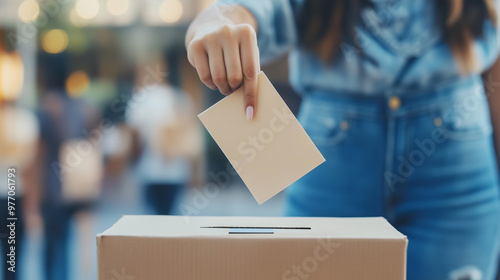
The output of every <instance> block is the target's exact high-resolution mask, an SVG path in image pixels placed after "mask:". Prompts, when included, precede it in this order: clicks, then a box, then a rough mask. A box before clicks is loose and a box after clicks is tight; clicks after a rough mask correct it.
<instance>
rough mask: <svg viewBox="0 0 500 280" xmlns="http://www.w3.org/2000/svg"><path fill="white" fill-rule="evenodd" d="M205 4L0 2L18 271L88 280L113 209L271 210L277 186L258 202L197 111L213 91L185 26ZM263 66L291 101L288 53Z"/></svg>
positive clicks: (2, 154) (0, 148)
mask: <svg viewBox="0 0 500 280" xmlns="http://www.w3.org/2000/svg"><path fill="white" fill-rule="evenodd" d="M212 2H213V1H212V0H76V1H75V0H22V1H20V0H0V167H1V168H2V172H5V170H6V169H7V168H8V167H10V166H13V167H15V168H16V169H17V171H18V172H17V174H19V175H20V176H19V177H18V181H17V184H18V191H17V194H16V195H17V197H18V201H19V203H18V204H17V205H18V207H19V208H18V212H17V215H19V217H22V218H21V219H20V224H19V225H18V226H19V228H18V230H19V232H18V235H20V237H18V238H20V239H21V240H22V241H21V243H20V247H19V248H20V251H19V252H18V263H17V276H18V279H50V280H57V279H75V280H78V279H85V280H88V279H95V278H96V257H95V235H96V234H97V233H99V232H102V231H104V230H105V229H107V228H108V227H110V226H111V225H112V224H113V223H114V222H115V221H117V220H118V219H119V218H120V217H121V216H122V215H127V214H184V215H254V216H279V215H281V214H282V196H281V195H278V196H276V197H275V198H273V199H272V200H270V201H268V202H266V203H265V204H264V205H262V206H259V205H258V204H257V202H256V201H255V200H254V199H253V197H252V195H251V194H250V192H249V191H248V190H247V189H246V188H245V187H244V185H243V184H242V182H241V180H240V179H239V177H238V176H237V175H236V176H235V173H234V170H233V169H232V168H231V167H230V165H229V164H228V161H227V160H226V158H225V157H224V155H223V154H222V153H221V151H220V149H219V148H218V147H217V145H216V144H215V143H214V142H213V140H212V139H211V137H210V136H209V135H208V134H207V132H206V131H205V130H204V129H203V128H202V126H201V124H200V122H199V121H198V119H197V117H196V115H197V114H198V113H200V112H202V111H203V110H204V109H205V108H207V107H209V106H210V105H212V104H214V103H215V102H217V101H218V100H220V99H221V98H222V95H221V94H220V93H218V92H213V91H211V90H209V89H208V88H206V87H204V86H203V85H202V84H201V82H200V81H199V79H198V77H197V75H196V71H195V70H194V68H192V67H191V66H190V65H189V63H188V61H187V58H186V52H185V48H184V35H185V32H186V29H187V26H188V24H189V22H190V21H191V19H192V18H193V17H194V16H195V14H197V13H198V12H199V11H201V10H202V9H204V8H206V7H207V6H208V5H210V4H211V3H212ZM263 70H264V71H265V72H266V74H267V75H268V76H269V78H270V79H271V81H272V82H273V84H274V85H275V87H276V88H277V89H278V91H279V92H280V94H281V95H282V96H283V98H284V99H285V101H286V102H287V104H288V105H289V106H290V107H291V109H292V111H294V112H296V111H297V108H298V104H299V102H300V98H299V96H298V95H297V94H295V93H294V92H293V91H292V89H291V88H290V86H289V84H288V80H287V78H288V70H287V64H286V59H281V60H280V61H278V62H277V63H274V64H273V65H269V66H266V67H264V68H263ZM3 176H5V174H3ZM2 180H3V177H2ZM2 191H3V189H2ZM6 196H7V193H6V191H5V194H4V193H2V194H0V198H2V203H3V202H5V201H6ZM3 205H4V204H2V205H0V207H2V208H3V207H4V206H3ZM5 205H6V202H5ZM21 222H22V223H21ZM5 237H6V236H5V234H4V236H2V238H3V239H5ZM4 250H5V247H4ZM4 252H5V251H2V254H1V255H2V257H4V256H5V253H4ZM2 263H3V264H5V261H2ZM2 270H5V268H4V267H3V266H2ZM0 275H1V276H0V279H2V278H1V277H3V276H4V275H3V273H2V274H0Z"/></svg>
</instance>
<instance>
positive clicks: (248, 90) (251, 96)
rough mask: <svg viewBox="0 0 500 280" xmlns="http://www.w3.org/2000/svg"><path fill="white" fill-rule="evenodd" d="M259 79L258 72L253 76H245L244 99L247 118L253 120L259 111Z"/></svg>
mask: <svg viewBox="0 0 500 280" xmlns="http://www.w3.org/2000/svg"><path fill="white" fill-rule="evenodd" d="M257 87H258V79H257V74H255V75H252V76H251V77H245V78H244V82H243V96H244V97H243V100H244V106H245V114H246V118H247V120H249V121H250V120H252V119H253V118H254V117H255V115H256V112H257V104H258V102H257V101H258V100H257V99H258V94H257Z"/></svg>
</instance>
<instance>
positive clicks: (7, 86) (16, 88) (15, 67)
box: [0, 51, 24, 101]
mask: <svg viewBox="0 0 500 280" xmlns="http://www.w3.org/2000/svg"><path fill="white" fill-rule="evenodd" d="M23 82H24V65H23V61H22V59H21V57H20V56H19V55H18V54H16V53H12V54H8V53H5V52H1V51H0V100H6V101H13V100H15V99H17V97H18V96H19V94H20V93H21V90H22V88H23Z"/></svg>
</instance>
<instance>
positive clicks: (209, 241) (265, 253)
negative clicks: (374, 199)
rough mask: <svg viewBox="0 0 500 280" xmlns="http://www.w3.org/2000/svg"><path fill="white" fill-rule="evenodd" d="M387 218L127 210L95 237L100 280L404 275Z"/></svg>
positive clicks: (395, 279) (400, 245)
mask: <svg viewBox="0 0 500 280" xmlns="http://www.w3.org/2000/svg"><path fill="white" fill-rule="evenodd" d="M406 247H407V239H406V236H404V235H403V234H401V233H399V232H398V231H397V230H396V229H394V228H393V227H392V226H391V225H390V224H389V223H388V222H387V221H386V220H385V219H384V218H264V217H182V216H124V217H123V218H121V219H120V220H119V221H118V222H117V223H116V224H115V225H113V226H112V227H111V228H110V229H108V230H106V231H105V232H104V233H102V234H100V235H98V236H97V255H98V275H99V276H98V279H99V280H112V279H114V280H122V279H126V280H129V279H130V280H131V279H134V280H158V279H166V280H204V279H206V280H235V279H238V280H256V279H258V280H281V279H283V280H286V279H289V280H301V279H308V280H316V279H317V280H319V279H321V280H327V279H340V280H351V279H352V280H361V279H369V280H402V279H406V275H405V274H406Z"/></svg>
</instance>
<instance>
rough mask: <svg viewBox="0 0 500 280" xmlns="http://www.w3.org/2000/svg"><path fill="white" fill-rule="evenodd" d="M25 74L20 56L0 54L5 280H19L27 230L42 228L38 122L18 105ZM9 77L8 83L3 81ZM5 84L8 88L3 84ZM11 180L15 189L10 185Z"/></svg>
mask: <svg viewBox="0 0 500 280" xmlns="http://www.w3.org/2000/svg"><path fill="white" fill-rule="evenodd" d="M0 37H1V34H0ZM0 47H1V42H0ZM13 64H17V65H13ZM3 71H9V73H5V72H3ZM16 72H19V73H16ZM22 72H23V69H22V61H21V58H20V57H19V55H17V54H7V53H5V52H2V51H1V50H0V81H1V82H0V182H1V183H0V207H1V209H2V210H1V211H0V219H1V220H2V221H3V225H2V227H1V228H0V238H1V240H2V242H1V248H2V256H3V259H4V261H3V262H2V264H3V265H2V270H3V279H5V280H14V279H19V271H20V270H22V267H23V266H24V263H23V262H22V260H23V254H22V250H23V249H24V246H23V245H24V242H23V238H24V233H25V227H26V228H27V230H28V231H36V230H38V229H39V228H40V226H41V223H40V218H39V213H38V205H37V201H38V199H36V196H37V194H38V193H37V189H36V182H35V181H34V180H31V179H32V177H33V176H30V175H32V174H30V171H32V166H33V165H32V164H31V163H32V162H33V160H34V159H35V158H36V157H35V152H36V147H37V142H38V133H39V130H38V122H37V120H36V116H35V114H33V113H32V112H31V111H29V110H27V109H24V108H22V107H19V106H17V105H16V99H17V97H18V95H19V94H20V93H21V92H20V91H21V85H22V81H23V79H22V77H23V73H22ZM4 75H5V76H4ZM6 76H8V77H9V79H8V80H5V79H3V78H4V77H6ZM19 77H20V78H19ZM17 78H19V79H17ZM5 82H7V83H9V84H8V85H5V84H3V83H5ZM17 84H19V87H17V86H18V85H17ZM13 87H16V89H13ZM8 179H10V180H9V183H12V185H9V184H8ZM9 197H10V198H9ZM9 208H10V210H9ZM12 218H15V219H16V220H11V221H12V222H14V223H15V226H14V227H8V225H9V224H10V222H11V221H9V220H8V219H12ZM11 246H14V247H15V250H14V251H11V249H10V248H11ZM10 256H13V257H14V262H12V264H15V266H13V265H11V263H10V262H9V261H10V258H11V257H10ZM9 268H11V269H13V271H12V270H9Z"/></svg>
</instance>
